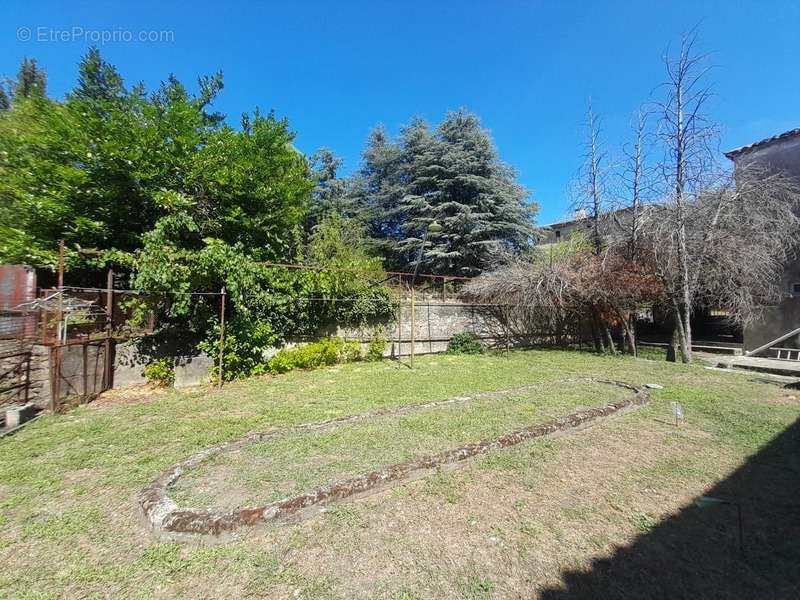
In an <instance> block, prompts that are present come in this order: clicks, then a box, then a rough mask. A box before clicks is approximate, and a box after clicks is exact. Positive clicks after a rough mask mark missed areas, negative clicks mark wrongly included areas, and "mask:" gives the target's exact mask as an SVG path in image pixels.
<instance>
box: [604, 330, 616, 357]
mask: <svg viewBox="0 0 800 600" xmlns="http://www.w3.org/2000/svg"><path fill="white" fill-rule="evenodd" d="M603 333H604V334H605V336H606V340H607V341H608V351H609V352H611V354H616V353H617V347H616V345H615V344H614V336H613V335H611V330H610V329H609V328H608V325H607V324H605V323H603Z"/></svg>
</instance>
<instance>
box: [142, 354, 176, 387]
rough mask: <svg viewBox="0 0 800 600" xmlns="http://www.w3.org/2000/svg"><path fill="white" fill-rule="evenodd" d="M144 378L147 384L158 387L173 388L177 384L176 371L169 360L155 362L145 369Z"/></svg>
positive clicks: (163, 359) (160, 359)
mask: <svg viewBox="0 0 800 600" xmlns="http://www.w3.org/2000/svg"><path fill="white" fill-rule="evenodd" d="M144 376H145V378H147V383H149V384H151V385H156V386H158V387H171V386H172V384H173V383H175V371H174V370H173V368H172V361H170V360H169V359H168V358H159V359H158V360H154V361H153V362H151V363H150V364H149V365H147V366H146V367H145V368H144Z"/></svg>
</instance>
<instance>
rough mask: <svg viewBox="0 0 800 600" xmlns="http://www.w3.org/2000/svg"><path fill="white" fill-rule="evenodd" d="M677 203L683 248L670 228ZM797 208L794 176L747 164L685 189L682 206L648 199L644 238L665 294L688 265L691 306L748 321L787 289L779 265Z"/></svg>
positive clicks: (788, 249)
mask: <svg viewBox="0 0 800 600" xmlns="http://www.w3.org/2000/svg"><path fill="white" fill-rule="evenodd" d="M679 211H682V213H683V215H685V218H686V223H685V228H684V241H685V244H684V246H683V253H682V254H679V253H678V251H677V250H678V247H679V245H678V240H677V236H676V230H675V223H676V222H678V219H679V218H680V214H679ZM799 211H800V184H799V183H798V181H797V180H796V179H792V178H790V177H787V176H786V175H784V174H782V173H775V172H770V171H767V170H765V169H764V168H763V167H758V166H752V165H751V166H750V167H748V168H746V169H744V170H742V171H740V172H739V173H738V174H737V177H736V180H735V181H734V179H733V178H732V177H730V178H728V179H727V180H725V181H722V182H718V183H717V184H716V185H715V186H713V187H709V188H706V189H705V190H702V191H698V192H697V193H695V194H692V195H691V196H689V195H686V196H685V197H684V202H683V203H682V205H680V206H679V205H678V204H677V203H664V204H658V205H653V206H650V207H648V209H647V210H646V211H644V213H643V224H642V238H643V242H644V244H643V246H646V248H647V250H648V252H650V253H652V256H653V260H652V261H651V264H652V266H653V272H654V274H655V275H656V276H657V277H658V279H659V281H660V282H661V283H662V284H663V286H664V292H665V300H667V301H669V300H673V301H674V294H675V293H676V291H680V290H681V289H682V288H681V286H683V285H684V281H685V280H684V277H685V273H686V272H688V286H689V289H690V290H691V294H692V296H691V301H692V305H693V306H694V307H706V308H713V309H720V310H724V311H726V312H727V313H728V315H729V318H730V319H731V320H733V321H735V322H737V323H739V324H746V323H748V322H750V321H752V320H753V319H754V318H756V317H757V316H758V314H759V313H760V311H761V309H762V307H763V306H765V305H768V304H771V303H775V302H778V301H780V300H781V299H782V297H783V296H784V295H785V290H783V289H782V288H781V286H780V281H781V273H782V271H783V268H784V265H785V263H786V261H787V260H788V259H789V258H791V257H792V256H794V255H795V253H796V249H797V244H798V233H800V218H798V212H799ZM682 260H683V261H685V264H684V263H682V262H681V261H682ZM684 268H685V271H684Z"/></svg>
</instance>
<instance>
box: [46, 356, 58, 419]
mask: <svg viewBox="0 0 800 600" xmlns="http://www.w3.org/2000/svg"><path fill="white" fill-rule="evenodd" d="M57 351H58V346H54V347H52V348H50V356H49V359H50V360H49V361H48V362H49V363H50V412H53V413H54V412H56V407H57V406H58V391H57V390H56V379H57V375H56V367H57V365H56V352H57Z"/></svg>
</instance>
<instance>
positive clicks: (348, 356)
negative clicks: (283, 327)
mask: <svg viewBox="0 0 800 600" xmlns="http://www.w3.org/2000/svg"><path fill="white" fill-rule="evenodd" d="M361 358H362V355H361V344H359V343H358V342H345V341H344V340H343V339H342V338H338V337H332V338H325V339H323V340H319V341H317V342H312V343H310V344H305V345H303V346H296V347H294V348H284V349H283V350H281V351H280V352H278V353H277V354H276V355H275V356H274V357H272V360H270V361H269V370H270V371H272V372H273V373H286V372H287V371H291V370H292V369H313V368H316V367H323V366H327V365H335V364H338V363H344V362H354V361H357V360H361Z"/></svg>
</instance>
